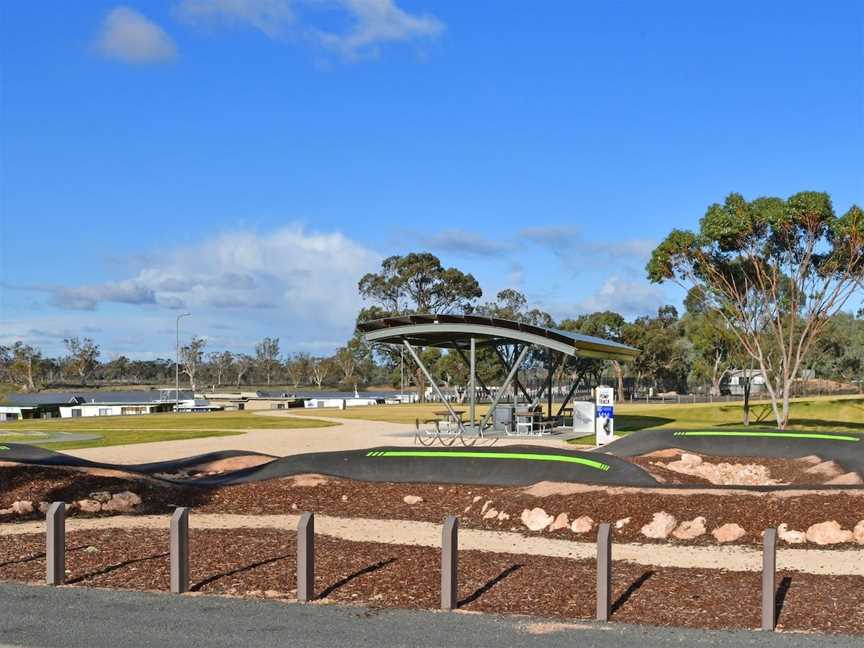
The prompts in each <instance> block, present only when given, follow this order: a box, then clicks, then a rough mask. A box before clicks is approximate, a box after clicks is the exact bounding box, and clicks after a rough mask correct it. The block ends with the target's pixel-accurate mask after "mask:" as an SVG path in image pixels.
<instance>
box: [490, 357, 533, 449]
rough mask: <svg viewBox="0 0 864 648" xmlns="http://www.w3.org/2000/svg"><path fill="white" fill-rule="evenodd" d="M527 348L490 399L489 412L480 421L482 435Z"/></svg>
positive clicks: (517, 369)
mask: <svg viewBox="0 0 864 648" xmlns="http://www.w3.org/2000/svg"><path fill="white" fill-rule="evenodd" d="M528 349H529V346H528V345H527V344H526V345H525V346H524V347H522V353H520V354H519V357H518V358H516V362H514V363H513V366H512V367H510V373H509V374H507V379H506V380H505V381H504V384H502V385H501V389H499V390H498V393H497V394H495V398H493V399H492V404H491V405H490V406H489V411H488V412H486V414H485V415H484V416H483V420H481V421H480V431H481V433H482V431H483V429H484V428H485V426H486V421H487V420H488V419H489V417H490V416H492V413H493V412H494V411H495V407H496V406H497V405H498V401H500V400H501V397H502V396H503V395H504V392H506V391H507V388H508V387H509V386H510V382H511V381H512V380H513V376H515V375H516V372H517V371H519V365H521V364H522V361H523V360H524V359H525V356H526V355H528Z"/></svg>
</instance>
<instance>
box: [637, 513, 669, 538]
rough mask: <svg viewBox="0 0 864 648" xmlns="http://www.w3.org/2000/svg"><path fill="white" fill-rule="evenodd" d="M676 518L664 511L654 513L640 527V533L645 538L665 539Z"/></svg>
mask: <svg viewBox="0 0 864 648" xmlns="http://www.w3.org/2000/svg"><path fill="white" fill-rule="evenodd" d="M677 524H678V520H676V519H675V516H673V515H670V514H669V513H667V512H666V511H660V512H659V513H655V514H654V518H653V519H652V520H651V522H649V523H648V524H646V525H645V526H643V527H642V535H644V536H645V537H646V538H655V539H658V540H660V539H665V538H668V537H669V534H670V533H672V530H673V529H674V528H675V527H676V526H677Z"/></svg>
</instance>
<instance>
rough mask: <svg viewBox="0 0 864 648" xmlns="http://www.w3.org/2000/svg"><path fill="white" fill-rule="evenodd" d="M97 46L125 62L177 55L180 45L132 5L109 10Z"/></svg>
mask: <svg viewBox="0 0 864 648" xmlns="http://www.w3.org/2000/svg"><path fill="white" fill-rule="evenodd" d="M96 49H97V51H99V52H100V53H101V54H102V56H104V57H106V58H110V59H117V60H120V61H124V62H126V63H163V62H165V61H170V60H173V59H174V58H176V56H177V46H176V45H175V44H174V41H173V40H171V37H170V36H169V35H168V34H166V33H165V30H163V29H162V28H161V27H160V26H159V25H157V24H156V23H154V22H153V21H152V20H149V19H148V18H145V17H144V16H142V15H141V14H140V13H138V12H137V11H135V10H134V9H130V8H129V7H116V8H114V9H112V10H111V11H110V12H109V13H108V15H107V16H106V17H105V20H104V22H103V23H102V29H101V31H100V33H99V36H98V39H97V42H96Z"/></svg>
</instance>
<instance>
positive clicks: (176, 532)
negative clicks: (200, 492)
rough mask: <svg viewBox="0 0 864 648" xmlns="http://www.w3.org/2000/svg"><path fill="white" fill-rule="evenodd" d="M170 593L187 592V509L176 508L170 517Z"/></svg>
mask: <svg viewBox="0 0 864 648" xmlns="http://www.w3.org/2000/svg"><path fill="white" fill-rule="evenodd" d="M170 552H171V592H173V593H174V594H182V593H183V592H188V591H189V509H188V508H186V507H182V506H181V507H178V508H176V509H175V510H174V515H172V516H171V541H170Z"/></svg>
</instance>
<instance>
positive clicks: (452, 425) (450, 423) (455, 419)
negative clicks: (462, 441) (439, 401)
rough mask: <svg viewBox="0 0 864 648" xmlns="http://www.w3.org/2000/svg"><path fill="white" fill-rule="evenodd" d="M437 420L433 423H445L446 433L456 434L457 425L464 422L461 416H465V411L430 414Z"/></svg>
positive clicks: (441, 411) (442, 411)
mask: <svg viewBox="0 0 864 648" xmlns="http://www.w3.org/2000/svg"><path fill="white" fill-rule="evenodd" d="M432 414H434V415H435V416H437V417H438V418H437V419H434V420H435V421H437V422H439V423H445V424H446V427H447V431H449V432H458V431H459V429H460V428H459V425H460V424H461V423H463V422H464V420H463V418H462V417H463V415H464V414H465V410H453V412H452V413H451V412H450V410H437V411H435V412H432Z"/></svg>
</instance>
